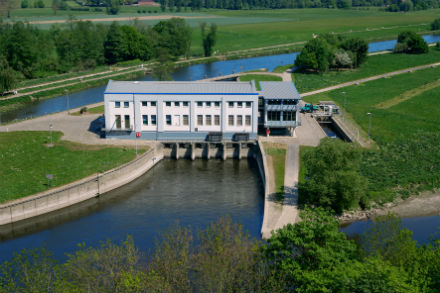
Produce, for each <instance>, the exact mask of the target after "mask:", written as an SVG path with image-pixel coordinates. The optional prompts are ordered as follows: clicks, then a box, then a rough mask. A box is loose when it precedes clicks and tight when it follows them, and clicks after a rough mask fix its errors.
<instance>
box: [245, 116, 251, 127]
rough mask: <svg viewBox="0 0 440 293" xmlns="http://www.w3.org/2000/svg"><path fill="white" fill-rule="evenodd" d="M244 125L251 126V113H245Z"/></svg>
mask: <svg viewBox="0 0 440 293" xmlns="http://www.w3.org/2000/svg"><path fill="white" fill-rule="evenodd" d="M246 126H251V115H246Z"/></svg>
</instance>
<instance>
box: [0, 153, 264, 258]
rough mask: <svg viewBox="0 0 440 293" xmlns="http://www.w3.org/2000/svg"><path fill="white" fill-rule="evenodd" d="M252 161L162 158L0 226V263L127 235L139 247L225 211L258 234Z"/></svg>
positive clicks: (259, 194) (260, 198) (260, 202)
mask: <svg viewBox="0 0 440 293" xmlns="http://www.w3.org/2000/svg"><path fill="white" fill-rule="evenodd" d="M255 164H256V162H255V161H254V160H246V159H243V160H240V161H239V160H226V161H220V160H209V161H206V160H195V161H189V160H178V161H175V160H170V159H165V160H163V161H162V162H160V163H159V164H158V165H156V166H155V167H154V168H153V169H152V170H150V171H149V172H147V173H146V174H144V175H143V176H141V177H139V178H138V179H136V180H135V181H133V182H131V183H129V184H127V185H125V186H123V187H121V188H119V189H116V190H114V191H111V192H108V193H106V194H104V195H102V196H101V197H99V198H97V199H92V200H89V201H87V202H84V203H82V204H79V205H77V206H73V207H70V208H66V209H64V210H61V211H58V212H55V213H52V214H50V215H46V216H41V217H38V218H34V219H31V220H29V221H27V222H25V225H24V226H23V227H19V228H17V227H14V229H13V230H12V229H3V230H0V262H3V261H5V260H7V259H10V258H11V257H12V254H13V252H18V251H20V250H22V249H23V248H26V249H31V248H35V247H40V246H42V245H43V244H44V245H45V247H46V248H47V249H49V250H50V251H52V252H53V253H54V256H55V257H56V258H57V259H61V260H62V259H64V258H65V253H69V252H73V251H74V250H75V249H77V244H78V243H80V242H85V243H86V245H92V246H96V245H99V243H100V242H101V241H104V240H106V239H111V240H113V241H116V242H119V241H121V240H123V239H125V237H126V235H132V236H133V238H134V240H135V243H136V245H137V246H138V247H139V248H140V249H142V250H144V251H145V250H149V249H151V248H153V247H154V239H155V238H156V237H158V236H159V233H161V232H164V231H165V230H166V229H168V228H169V227H170V226H171V225H173V224H175V223H176V222H177V221H178V222H179V223H180V224H181V225H183V226H188V225H191V227H194V228H204V227H206V225H207V224H209V223H210V222H211V221H216V220H217V219H218V218H220V217H222V216H225V215H229V216H230V217H231V218H232V219H233V220H234V221H235V222H239V223H241V224H243V226H244V228H245V229H247V230H248V231H249V233H250V234H251V235H252V236H255V237H260V229H261V225H262V221H263V209H264V191H263V187H262V182H261V179H260V175H259V173H258V171H257V170H258V168H257V167H256V166H255Z"/></svg>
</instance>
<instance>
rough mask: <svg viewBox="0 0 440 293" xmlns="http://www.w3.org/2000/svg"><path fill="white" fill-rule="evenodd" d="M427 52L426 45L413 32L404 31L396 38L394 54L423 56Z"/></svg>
mask: <svg viewBox="0 0 440 293" xmlns="http://www.w3.org/2000/svg"><path fill="white" fill-rule="evenodd" d="M428 51H429V47H428V44H427V43H426V41H425V40H424V39H423V38H422V37H421V36H420V35H418V34H416V33H415V32H413V31H405V32H401V33H399V35H398V36H397V44H396V45H395V46H394V53H407V54H423V53H427V52H428Z"/></svg>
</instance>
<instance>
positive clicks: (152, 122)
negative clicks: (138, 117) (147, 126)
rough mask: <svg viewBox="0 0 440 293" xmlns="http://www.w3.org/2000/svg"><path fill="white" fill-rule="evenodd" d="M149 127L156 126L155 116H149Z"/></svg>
mask: <svg viewBox="0 0 440 293" xmlns="http://www.w3.org/2000/svg"><path fill="white" fill-rule="evenodd" d="M151 125H156V115H151Z"/></svg>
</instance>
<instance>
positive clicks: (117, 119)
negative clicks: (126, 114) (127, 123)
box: [115, 115, 121, 129]
mask: <svg viewBox="0 0 440 293" xmlns="http://www.w3.org/2000/svg"><path fill="white" fill-rule="evenodd" d="M115 121H116V128H118V129H121V115H115Z"/></svg>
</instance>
